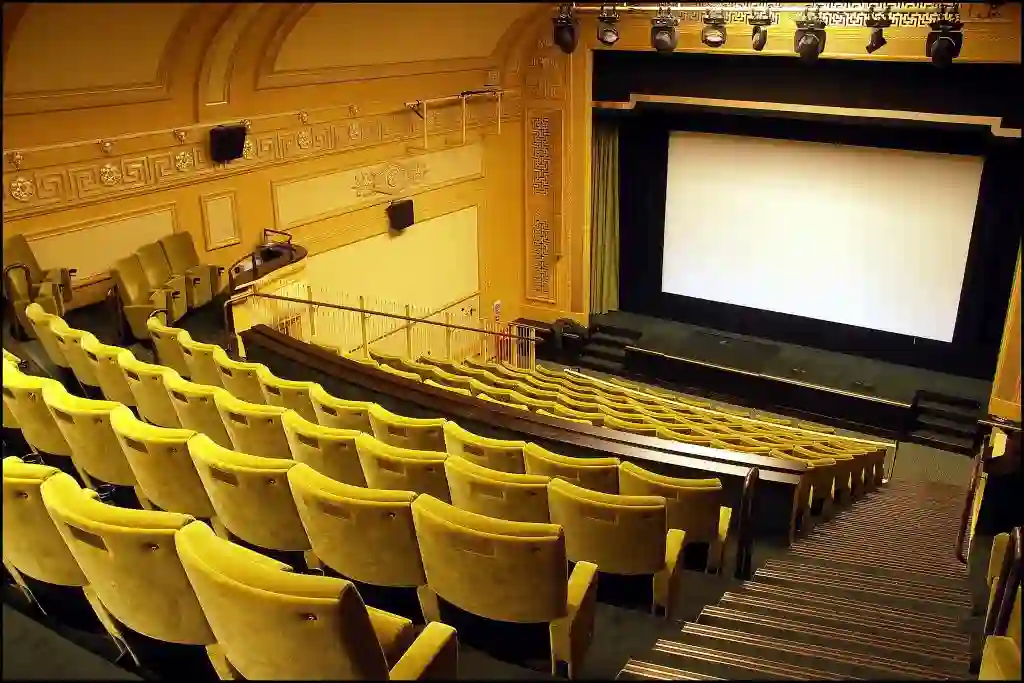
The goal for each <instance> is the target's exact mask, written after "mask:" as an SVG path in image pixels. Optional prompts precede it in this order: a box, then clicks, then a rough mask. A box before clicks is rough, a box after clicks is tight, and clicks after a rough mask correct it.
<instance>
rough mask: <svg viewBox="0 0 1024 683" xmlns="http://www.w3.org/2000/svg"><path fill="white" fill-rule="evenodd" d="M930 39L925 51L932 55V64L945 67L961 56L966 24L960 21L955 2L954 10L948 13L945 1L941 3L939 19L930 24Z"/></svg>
mask: <svg viewBox="0 0 1024 683" xmlns="http://www.w3.org/2000/svg"><path fill="white" fill-rule="evenodd" d="M928 27H929V28H931V31H929V32H928V41H927V42H926V43H925V52H926V54H927V55H928V56H929V57H931V59H932V64H934V65H935V66H937V67H939V68H945V67H947V66H949V65H950V64H952V63H953V60H954V59H956V58H957V57H959V56H960V49H961V48H962V47H963V46H964V33H963V28H964V25H963V23H962V22H961V21H960V13H959V11H958V10H957V9H956V4H954V7H953V11H952V12H950V13H949V14H948V15H947V14H946V6H945V3H939V19H938V21H933V22H932V23H931V24H929V25H928Z"/></svg>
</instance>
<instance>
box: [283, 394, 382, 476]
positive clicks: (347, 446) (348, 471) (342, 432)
mask: <svg viewBox="0 0 1024 683" xmlns="http://www.w3.org/2000/svg"><path fill="white" fill-rule="evenodd" d="M281 423H282V425H283V426H284V433H285V437H286V438H287V439H288V446H289V448H290V450H291V455H292V459H294V460H295V461H296V462H300V463H305V464H306V465H308V466H309V467H311V468H313V469H314V470H315V471H316V472H319V473H320V474H322V475H324V476H326V477H330V478H331V479H333V480H335V481H339V482H342V483H345V484H348V485H350V486H363V487H365V486H366V477H365V476H364V475H363V466H362V465H361V464H360V462H359V453H358V451H357V450H356V437H357V436H359V434H360V433H361V432H358V431H355V430H354V429H335V428H333V427H323V426H321V425H318V424H316V423H315V422H310V421H309V420H306V419H304V418H303V417H302V416H301V415H299V414H298V413H296V412H295V411H293V410H289V411H287V412H285V414H284V415H283V416H282V417H281Z"/></svg>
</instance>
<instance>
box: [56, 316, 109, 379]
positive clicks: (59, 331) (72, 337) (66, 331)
mask: <svg viewBox="0 0 1024 683" xmlns="http://www.w3.org/2000/svg"><path fill="white" fill-rule="evenodd" d="M50 331H51V332H53V338H54V340H55V341H56V342H57V346H59V347H60V350H61V355H63V356H64V359H65V360H66V361H67V362H68V366H69V367H70V368H71V372H72V373H74V375H75V379H77V380H78V382H79V383H80V384H81V385H82V386H86V387H95V388H97V389H98V388H99V386H100V380H99V378H98V377H97V376H96V368H95V367H94V366H93V364H92V362H91V361H90V360H89V358H88V357H87V356H86V355H85V349H84V348H83V346H82V344H83V343H84V342H85V338H86V337H92V338H93V339H95V338H96V337H95V335H93V334H92V333H91V332H86V331H85V330H76V329H75V328H73V327H68V326H67V325H61V324H59V323H58V324H53V323H51V324H50Z"/></svg>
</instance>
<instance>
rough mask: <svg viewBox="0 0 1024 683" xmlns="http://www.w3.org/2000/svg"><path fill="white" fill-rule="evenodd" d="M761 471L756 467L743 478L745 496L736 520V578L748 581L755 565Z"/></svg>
mask: <svg viewBox="0 0 1024 683" xmlns="http://www.w3.org/2000/svg"><path fill="white" fill-rule="evenodd" d="M760 476H761V475H760V471H759V470H758V469H757V468H756V467H751V468H750V469H749V470H747V476H746V477H744V478H743V494H742V495H741V496H740V505H739V517H738V519H737V520H736V539H737V540H736V574H735V576H736V578H737V579H738V580H740V581H746V580H748V579H750V577H751V576H753V568H754V567H753V565H754V494H755V493H756V491H757V482H758V480H759V479H760Z"/></svg>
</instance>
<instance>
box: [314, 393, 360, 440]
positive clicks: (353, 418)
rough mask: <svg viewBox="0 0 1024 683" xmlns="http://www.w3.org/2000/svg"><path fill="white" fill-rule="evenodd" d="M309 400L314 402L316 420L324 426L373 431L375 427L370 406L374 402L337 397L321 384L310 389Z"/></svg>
mask: <svg viewBox="0 0 1024 683" xmlns="http://www.w3.org/2000/svg"><path fill="white" fill-rule="evenodd" d="M309 400H310V402H311V403H312V404H313V412H314V414H315V415H316V421H317V422H318V423H320V424H321V425H323V426H324V427H331V428H333V429H352V430H355V431H357V432H363V433H365V434H372V433H373V427H371V426H370V408H371V407H372V406H373V405H374V404H373V403H368V402H366V401H347V400H345V399H343V398H337V397H336V396H332V395H331V394H329V393H327V392H326V391H325V390H324V388H323V387H321V386H320V385H319V384H317V385H315V386H314V387H313V388H312V389H310V390H309Z"/></svg>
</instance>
